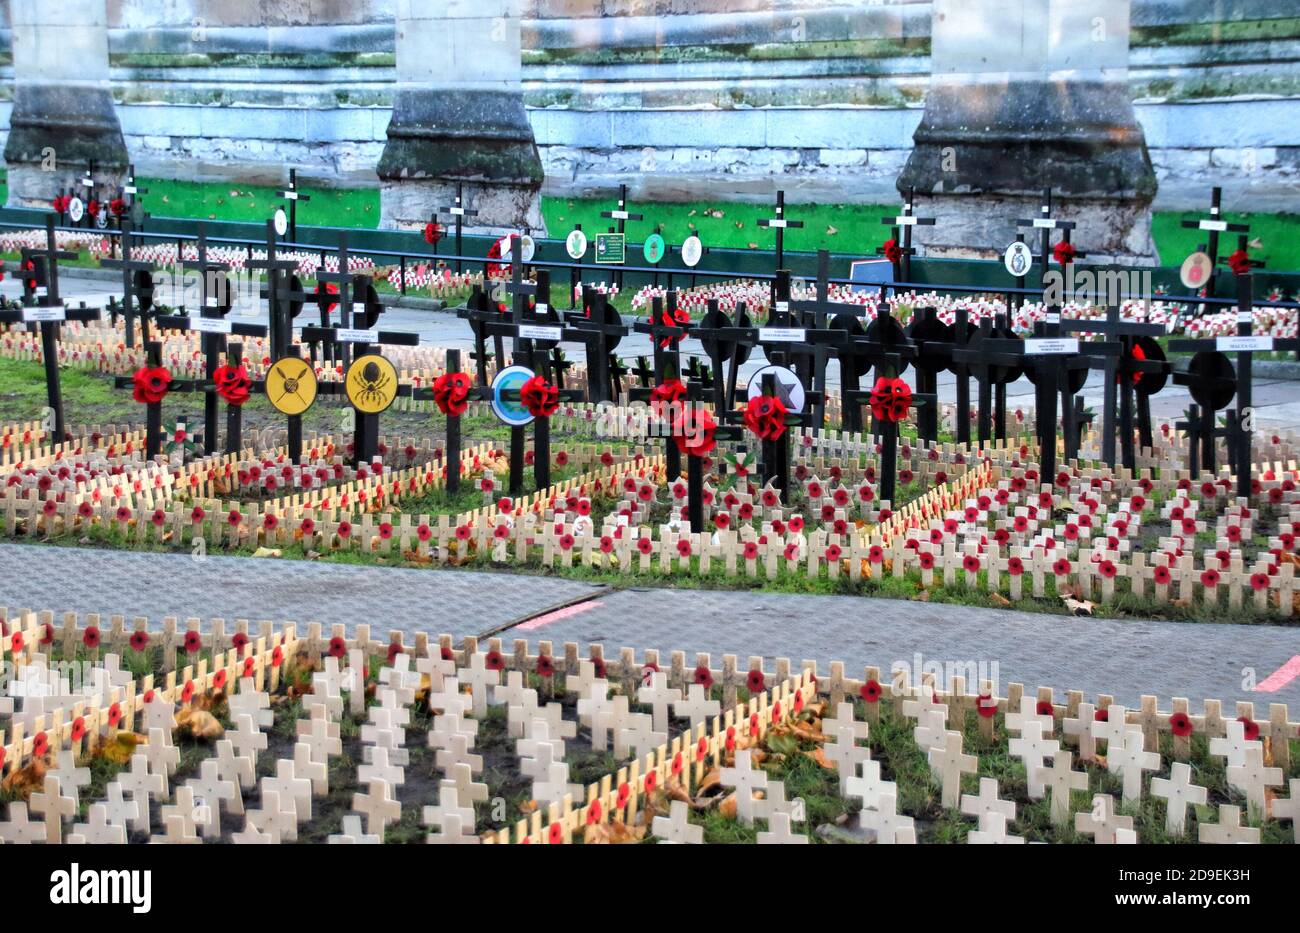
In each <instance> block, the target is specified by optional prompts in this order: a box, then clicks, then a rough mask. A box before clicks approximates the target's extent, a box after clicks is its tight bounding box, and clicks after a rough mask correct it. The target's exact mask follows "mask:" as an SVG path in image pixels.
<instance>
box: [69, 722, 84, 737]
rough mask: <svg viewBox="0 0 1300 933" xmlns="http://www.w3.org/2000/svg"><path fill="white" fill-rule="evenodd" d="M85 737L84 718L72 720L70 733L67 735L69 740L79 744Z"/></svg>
mask: <svg viewBox="0 0 1300 933" xmlns="http://www.w3.org/2000/svg"><path fill="white" fill-rule="evenodd" d="M85 737H86V719H85V717H84V716H78V717H77V718H76V719H74V720H72V731H71V733H70V734H69V738H71V739H72V741H74V742H80V741H81V740H82V739H83V738H85Z"/></svg>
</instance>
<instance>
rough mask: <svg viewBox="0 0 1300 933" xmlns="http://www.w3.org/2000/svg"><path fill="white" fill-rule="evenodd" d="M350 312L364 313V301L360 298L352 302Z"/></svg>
mask: <svg viewBox="0 0 1300 933" xmlns="http://www.w3.org/2000/svg"><path fill="white" fill-rule="evenodd" d="M352 313H353V314H365V313H366V303H365V302H364V301H361V300H357V301H354V302H352Z"/></svg>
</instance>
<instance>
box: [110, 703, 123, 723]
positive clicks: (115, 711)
mask: <svg viewBox="0 0 1300 933" xmlns="http://www.w3.org/2000/svg"><path fill="white" fill-rule="evenodd" d="M121 721H122V704H121V703H114V704H113V705H112V706H110V707H109V708H108V724H109V726H110V727H112V728H114V729H116V728H117V724H118V723H119V722H121Z"/></svg>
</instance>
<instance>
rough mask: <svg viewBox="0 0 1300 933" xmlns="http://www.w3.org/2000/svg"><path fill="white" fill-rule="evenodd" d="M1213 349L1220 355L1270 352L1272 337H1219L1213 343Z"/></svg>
mask: <svg viewBox="0 0 1300 933" xmlns="http://www.w3.org/2000/svg"><path fill="white" fill-rule="evenodd" d="M1214 349H1216V350H1218V351H1219V352H1220V353H1243V352H1244V353H1250V352H1254V351H1256V350H1272V349H1273V338H1272V337H1219V338H1218V339H1216V340H1215V341H1214Z"/></svg>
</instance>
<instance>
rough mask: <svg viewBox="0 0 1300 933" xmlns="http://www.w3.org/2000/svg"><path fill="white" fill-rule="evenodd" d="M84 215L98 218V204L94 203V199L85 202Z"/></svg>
mask: <svg viewBox="0 0 1300 933" xmlns="http://www.w3.org/2000/svg"><path fill="white" fill-rule="evenodd" d="M86 213H87V214H89V215H90V216H91V217H98V216H99V202H98V201H96V200H95V199H94V198H91V199H90V200H89V201H87V202H86Z"/></svg>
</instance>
